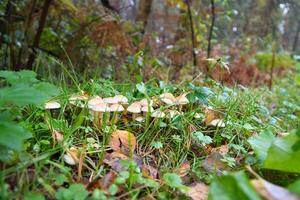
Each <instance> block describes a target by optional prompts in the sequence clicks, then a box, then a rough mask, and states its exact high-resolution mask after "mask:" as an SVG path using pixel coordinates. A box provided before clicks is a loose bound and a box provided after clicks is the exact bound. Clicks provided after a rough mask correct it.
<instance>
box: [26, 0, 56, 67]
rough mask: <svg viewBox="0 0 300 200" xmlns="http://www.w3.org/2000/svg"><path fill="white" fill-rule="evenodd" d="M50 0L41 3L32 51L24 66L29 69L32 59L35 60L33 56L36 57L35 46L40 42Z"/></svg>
mask: <svg viewBox="0 0 300 200" xmlns="http://www.w3.org/2000/svg"><path fill="white" fill-rule="evenodd" d="M51 2H52V0H45V1H44V5H43V9H42V13H41V17H40V21H39V26H38V30H37V33H36V35H35V38H34V42H33V48H32V52H31V54H30V55H29V58H28V62H27V66H26V68H27V69H31V68H32V65H33V63H34V60H35V57H36V48H38V47H39V44H40V39H41V36H42V32H43V30H44V26H45V23H46V18H47V14H48V11H49V7H50V5H51Z"/></svg>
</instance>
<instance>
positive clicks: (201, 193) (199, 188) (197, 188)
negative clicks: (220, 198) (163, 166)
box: [186, 183, 209, 200]
mask: <svg viewBox="0 0 300 200" xmlns="http://www.w3.org/2000/svg"><path fill="white" fill-rule="evenodd" d="M208 189H209V187H208V186H207V185H205V184H204V183H193V184H192V185H190V190H189V191H188V192H187V193H186V195H187V196H188V197H190V198H191V199H192V200H206V199H207V197H208Z"/></svg>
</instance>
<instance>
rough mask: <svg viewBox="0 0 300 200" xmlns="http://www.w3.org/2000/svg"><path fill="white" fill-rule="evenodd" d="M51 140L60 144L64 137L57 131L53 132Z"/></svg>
mask: <svg viewBox="0 0 300 200" xmlns="http://www.w3.org/2000/svg"><path fill="white" fill-rule="evenodd" d="M52 135H53V138H54V139H55V140H56V141H57V142H62V141H63V140H64V136H63V134H61V133H60V132H58V131H57V130H53V133H52Z"/></svg>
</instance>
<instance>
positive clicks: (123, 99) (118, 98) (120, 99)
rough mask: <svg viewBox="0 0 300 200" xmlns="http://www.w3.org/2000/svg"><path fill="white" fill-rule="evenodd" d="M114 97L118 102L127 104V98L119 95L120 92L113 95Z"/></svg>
mask: <svg viewBox="0 0 300 200" xmlns="http://www.w3.org/2000/svg"><path fill="white" fill-rule="evenodd" d="M114 99H115V100H116V101H117V102H118V103H120V104H128V99H127V97H125V96H123V95H121V94H118V95H116V96H114Z"/></svg>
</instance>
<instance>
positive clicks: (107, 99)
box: [103, 97, 118, 104]
mask: <svg viewBox="0 0 300 200" xmlns="http://www.w3.org/2000/svg"><path fill="white" fill-rule="evenodd" d="M103 102H104V103H107V104H115V103H118V101H117V99H115V98H114V97H106V98H103Z"/></svg>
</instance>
